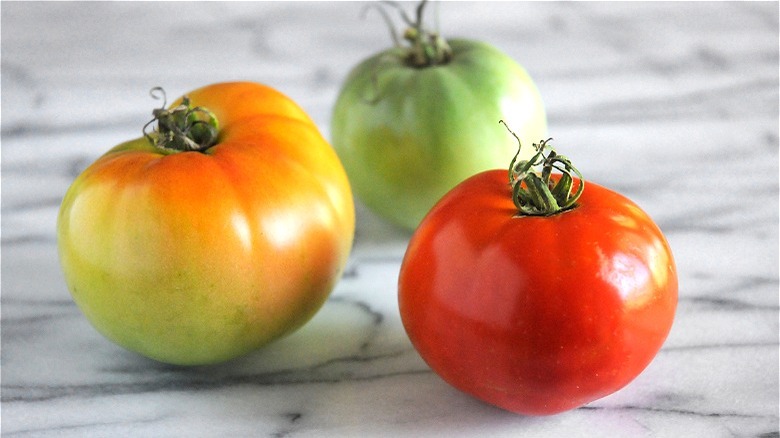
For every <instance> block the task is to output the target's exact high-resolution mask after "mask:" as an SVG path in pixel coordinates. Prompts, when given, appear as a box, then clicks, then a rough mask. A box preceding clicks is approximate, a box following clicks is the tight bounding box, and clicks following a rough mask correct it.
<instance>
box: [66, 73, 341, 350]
mask: <svg viewBox="0 0 780 438" xmlns="http://www.w3.org/2000/svg"><path fill="white" fill-rule="evenodd" d="M188 96H189V97H190V99H191V101H192V104H193V105H195V106H204V107H207V108H208V109H210V110H211V111H212V112H213V113H214V114H215V115H216V117H217V118H218V119H219V121H220V124H221V131H220V136H219V142H218V144H216V145H215V146H213V147H211V148H209V149H207V150H206V151H205V152H194V151H190V152H170V151H166V150H162V149H159V148H157V147H155V146H153V145H152V144H151V143H150V142H149V141H148V140H147V139H146V138H145V137H141V138H138V139H136V140H132V141H129V142H126V143H123V144H121V145H119V146H117V147H115V148H113V149H112V150H110V151H109V152H107V153H106V154H105V155H103V156H102V157H100V158H99V159H98V160H97V161H95V162H94V163H93V164H92V165H91V166H89V167H88V168H87V169H86V170H85V171H84V172H83V173H82V174H81V175H79V176H78V177H77V178H76V180H75V181H74V182H73V184H72V186H71V187H70V188H69V189H68V192H67V193H66V195H65V198H64V200H63V203H62V206H61V208H60V213H59V217H58V224H57V235H58V248H59V255H60V261H61V265H62V269H63V272H64V275H65V280H66V283H67V284H68V286H69V289H70V291H71V294H72V296H73V299H74V301H75V302H76V303H77V304H78V306H79V308H80V309H81V310H82V311H83V313H84V314H85V315H86V317H87V318H88V319H89V321H90V322H91V323H92V324H93V325H94V326H95V328H96V329H97V330H98V331H99V332H101V333H102V334H103V335H105V336H106V337H107V338H109V339H110V340H112V341H114V342H116V343H117V344H119V345H122V346H124V347H126V348H128V349H130V350H133V351H136V352H139V353H141V354H143V355H145V356H148V357H151V358H153V359H156V360H158V361H162V362H167V363H173V364H181V365H196V364H207V363H217V362H222V361H225V360H228V359H231V358H234V357H237V356H240V355H243V354H245V353H248V352H250V351H252V350H254V349H256V348H258V347H260V346H262V345H264V344H266V343H268V342H270V341H272V340H274V339H276V338H278V337H280V336H283V335H285V334H287V333H289V332H291V331H293V330H295V329H296V328H298V327H299V326H301V325H302V324H304V323H305V322H306V321H308V320H309V319H310V318H311V317H312V316H313V315H314V313H315V312H316V311H317V310H318V309H319V308H320V307H321V305H322V304H323V303H324V301H325V300H326V298H327V297H328V295H329V293H330V291H331V289H332V288H333V286H334V285H335V283H336V281H337V280H338V278H339V276H340V274H341V272H342V270H343V267H344V264H345V262H346V259H347V257H348V255H349V252H350V250H351V245H352V238H353V234H354V226H355V217H354V206H353V201H352V194H351V190H350V187H349V183H348V180H347V178H346V174H345V172H344V170H343V168H342V166H341V164H340V162H339V160H338V157H337V156H336V154H335V153H334V152H333V150H332V148H331V147H330V145H329V144H328V143H327V141H326V140H325V139H324V138H323V137H322V136H321V135H320V133H319V131H318V130H317V128H316V126H315V125H314V123H313V122H312V121H311V119H309V117H308V116H307V115H306V114H305V113H304V112H303V111H302V110H301V109H300V108H299V107H298V106H297V105H296V104H295V103H293V102H292V101H291V100H289V99H288V98H287V97H285V96H284V95H282V94H281V93H279V92H278V91H276V90H273V89H271V88H269V87H266V86H263V85H260V84H254V83H248V82H236V83H223V84H215V85H211V86H207V87H203V88H201V89H198V90H195V91H193V92H191V93H188ZM175 105H176V104H174V106H175Z"/></svg>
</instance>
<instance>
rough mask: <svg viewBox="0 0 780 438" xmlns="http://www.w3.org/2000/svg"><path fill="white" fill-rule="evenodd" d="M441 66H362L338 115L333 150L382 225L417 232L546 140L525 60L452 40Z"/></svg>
mask: <svg viewBox="0 0 780 438" xmlns="http://www.w3.org/2000/svg"><path fill="white" fill-rule="evenodd" d="M446 44H448V46H449V49H451V53H450V54H449V55H447V59H446V60H443V61H440V62H441V63H436V62H431V63H429V64H427V65H422V66H417V65H414V63H413V61H410V56H413V55H410V49H408V48H401V47H395V48H392V49H388V50H385V51H383V52H381V53H379V54H376V55H374V56H372V57H370V58H368V59H366V60H364V61H363V62H361V63H360V64H359V65H357V66H356V67H355V68H354V69H353V70H352V71H351V73H350V74H349V76H348V77H347V79H346V81H345V83H344V85H343V87H342V89H341V91H340V94H339V96H338V99H337V101H336V105H335V108H334V112H333V117H332V125H331V136H332V143H333V146H334V147H335V149H336V152H337V153H338V155H339V157H340V158H341V160H342V163H343V164H344V167H345V169H346V171H347V175H348V176H349V178H350V182H351V184H352V188H353V191H354V192H355V194H356V195H357V197H358V198H359V199H360V200H361V201H362V202H363V203H364V204H365V205H366V206H367V207H368V208H369V209H371V210H372V211H374V212H375V213H376V214H378V215H379V216H381V217H384V218H385V219H387V220H389V221H390V222H393V223H395V224H397V225H400V226H402V227H405V228H409V229H414V228H415V227H416V226H417V225H418V224H419V223H420V221H421V220H422V218H423V217H424V216H425V214H426V213H427V212H428V211H429V210H430V209H431V207H433V205H434V204H435V203H436V201H438V200H439V199H440V198H441V197H442V196H443V195H444V194H445V193H446V192H448V191H449V190H450V189H451V188H453V187H454V186H455V185H457V184H458V183H459V182H461V181H463V180H464V179H466V178H468V177H469V176H472V175H474V174H476V173H479V172H481V171H483V170H488V169H495V168H503V167H505V166H506V163H507V162H508V161H509V160H510V159H511V158H512V157H513V156H514V154H515V153H516V152H517V140H515V139H514V138H513V137H512V136H511V135H508V134H507V131H506V129H504V127H502V126H501V125H499V120H504V121H505V122H506V123H507V125H508V126H510V127H512V129H513V130H514V131H515V132H517V133H518V135H519V137H520V139H521V141H522V144H523V146H524V147H523V148H522V149H521V157H519V158H520V159H527V158H530V156H531V155H533V152H534V150H533V147H532V144H533V143H539V142H540V140H543V139H546V135H547V119H546V114H545V110H544V105H543V102H542V99H541V96H540V94H539V91H538V89H537V87H536V85H535V84H534V82H533V80H532V79H531V77H530V76H529V75H528V73H527V72H526V71H525V69H524V68H523V67H521V66H520V65H519V64H518V63H517V62H515V61H514V60H513V59H512V58H510V57H509V56H508V55H506V54H505V53H503V52H501V51H500V50H498V49H497V48H495V47H493V46H491V45H489V44H486V43H483V42H478V41H469V40H458V39H453V40H450V41H448V42H447V43H446Z"/></svg>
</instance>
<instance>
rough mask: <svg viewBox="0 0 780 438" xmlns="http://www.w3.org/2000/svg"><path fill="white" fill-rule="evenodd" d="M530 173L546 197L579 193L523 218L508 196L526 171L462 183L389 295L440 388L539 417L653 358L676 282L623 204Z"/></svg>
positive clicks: (661, 248)
mask: <svg viewBox="0 0 780 438" xmlns="http://www.w3.org/2000/svg"><path fill="white" fill-rule="evenodd" d="M551 155H552V154H551ZM559 157H560V156H559ZM526 164H527V163H522V165H526ZM567 166H568V165H564V166H560V165H556V166H553V167H550V168H547V169H546V170H547V171H550V170H551V169H552V168H565V169H568V167H567ZM577 173H578V172H577ZM528 175H533V178H532V179H536V178H539V179H540V180H541V181H543V182H544V184H547V185H546V187H550V186H553V189H552V190H551V192H552V193H553V194H556V196H555V197H556V198H557V194H560V193H563V192H564V189H565V188H566V187H563V188H561V187H559V186H558V185H557V183H558V182H559V181H561V180H564V179H566V180H567V181H568V182H570V183H571V186H570V187H571V191H570V194H571V193H572V192H574V191H575V188H577V190H579V188H583V190H582V192H581V195H580V196H579V198H577V200H576V202H573V203H572V202H570V200H569V201H567V202H568V204H569V205H568V206H567V207H566V208H565V209H562V210H561V211H558V212H554V213H549V212H537V214H534V213H528V214H525V213H519V212H518V206H517V204H522V203H523V202H525V201H528V200H529V199H530V197H528V196H527V195H528V192H527V191H525V192H522V193H520V194H519V195H517V196H514V197H513V192H515V193H517V192H516V191H515V190H514V189H513V187H515V188H516V187H520V186H522V187H523V188H525V187H527V186H528V185H530V184H531V183H532V181H531V179H529V178H527V175H524V174H523V172H519V174H518V173H515V177H514V178H515V180H514V183H513V184H511V185H510V184H508V183H507V172H506V171H505V170H490V171H485V172H482V173H479V174H477V175H475V176H473V177H471V178H469V179H467V180H466V181H464V182H462V183H461V184H459V185H458V186H457V187H455V188H454V189H453V190H452V191H451V192H449V193H448V194H447V195H446V196H444V197H443V198H442V199H441V201H440V202H439V203H437V205H436V206H435V207H434V208H433V210H432V211H431V212H430V214H429V215H428V216H426V218H425V219H424V220H423V222H422V223H421V224H420V226H419V228H418V229H417V231H416V232H415V233H414V235H413V236H412V238H411V240H410V243H409V246H408V249H407V252H406V254H405V256H404V260H403V263H402V266H401V271H400V275H399V296H398V300H399V307H400V312H401V317H402V321H403V325H404V327H405V329H406V332H407V333H408V335H409V338H410V340H411V342H412V344H413V345H414V347H415V348H416V349H417V351H418V352H419V354H420V355H421V356H422V358H423V359H424V360H425V361H426V362H427V364H428V365H429V366H430V367H431V368H432V369H433V370H434V371H435V372H436V373H437V374H439V375H440V376H441V377H442V378H443V379H444V380H445V381H446V382H448V383H449V384H451V385H452V386H454V387H456V388H458V389H460V390H462V391H464V392H466V393H468V394H471V395H473V396H475V397H477V398H479V399H481V400H483V401H486V402H488V403H490V404H493V405H496V406H499V407H501V408H503V409H506V410H509V411H512V412H516V413H520V414H527V415H547V414H554V413H558V412H562V411H566V410H570V409H573V408H576V407H579V406H582V405H584V404H587V403H589V402H591V401H593V400H596V399H598V398H601V397H604V396H606V395H608V394H611V393H613V392H615V391H617V390H618V389H620V388H622V387H623V386H625V385H626V384H628V383H629V382H630V381H631V380H633V379H634V378H635V377H636V376H637V375H638V374H639V373H640V372H641V371H642V370H643V369H644V368H645V367H646V366H647V365H648V364H649V363H650V361H651V360H652V359H653V357H654V356H655V355H656V353H657V352H658V351H659V349H660V348H661V345H662V344H663V342H664V340H665V339H666V337H667V335H668V333H669V331H670V329H671V325H672V322H673V318H674V313H675V308H676V303H677V274H676V269H675V264H674V260H673V256H672V252H671V249H670V247H669V245H668V243H667V241H666V239H665V237H664V235H663V234H662V232H661V230H660V229H659V227H658V226H657V225H656V224H655V223H653V221H652V220H651V218H650V217H649V216H648V215H647V214H646V213H645V212H644V211H642V210H641V209H640V208H639V207H638V206H637V205H636V204H635V203H633V202H632V201H631V200H629V199H627V198H626V197H624V196H622V195H620V194H618V193H616V192H614V191H611V190H609V189H607V188H605V187H602V186H599V185H597V184H594V183H591V182H588V183H587V185H586V186H583V183H582V182H581V181H582V180H581V179H580V178H578V177H576V176H575V177H573V178H572V176H571V173H570V172H569V173H564V174H563V175H560V174H558V173H555V174H552V175H546V176H545V174H544V172H542V175H541V177H540V176H539V174H538V172H537V173H529V174H528ZM518 178H520V179H521V178H526V179H524V180H523V181H522V182H520V183H518V182H517V179H518ZM545 178H547V179H545ZM555 187H558V188H557V189H556V188H555ZM547 194H549V193H547ZM513 198H516V199H518V200H519V201H518V203H515V202H513ZM556 202H557V201H556ZM553 203H555V202H553ZM522 207H523V209H526V210H527V211H529V212H530V211H532V210H533V208H531V206H528V205H524V206H522Z"/></svg>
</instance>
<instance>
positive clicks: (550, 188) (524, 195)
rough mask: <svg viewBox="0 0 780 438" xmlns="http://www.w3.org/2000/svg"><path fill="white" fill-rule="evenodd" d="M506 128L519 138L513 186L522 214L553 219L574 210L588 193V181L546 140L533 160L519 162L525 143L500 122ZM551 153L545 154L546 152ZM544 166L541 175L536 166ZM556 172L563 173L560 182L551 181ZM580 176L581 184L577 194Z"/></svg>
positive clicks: (513, 163) (511, 176)
mask: <svg viewBox="0 0 780 438" xmlns="http://www.w3.org/2000/svg"><path fill="white" fill-rule="evenodd" d="M499 123H501V124H503V125H504V126H505V127H506V129H507V130H508V131H509V132H510V133H511V134H512V135H513V136H514V137H515V138H516V139H517V153H516V154H515V156H514V158H512V161H511V163H509V184H510V185H511V186H512V201H513V202H514V204H515V207H517V210H518V211H519V212H520V214H521V215H529V216H551V215H554V214H556V213H560V212H562V211H566V210H568V209H571V208H574V207H576V205H577V200H578V199H579V198H580V195H582V192H583V190H585V179H584V178H583V177H582V174H581V173H580V171H579V170H577V168H576V167H574V165H573V164H572V162H571V160H570V159H569V158H568V157H566V156H563V155H559V154H558V153H557V152H555V149H553V147H552V146H550V144H549V142H550V140H552V139H551V138H548V139H547V140H542V141H540V142H539V144H536V143H534V144H533V147H534V149H536V154H535V155H534V156H533V157H531V159H530V160H522V161H519V162H518V161H517V157H518V156H519V155H520V149H521V148H522V144H521V143H520V138H519V137H518V136H517V134H515V133H514V131H512V130H511V129H510V128H509V126H507V124H506V123H505V122H504V121H503V120H499ZM546 151H548V153H547V154H546V155H545V152H546ZM539 166H541V172H539V171H538V170H537V169H535V168H534V167H539ZM553 169H555V170H557V171H559V172H561V176H560V178H558V180H557V181H554V180H551V179H550V177H551V175H552V171H553ZM572 174H574V175H576V176H577V178H578V180H579V184H577V190H576V191H573V188H574V178H573V175H572Z"/></svg>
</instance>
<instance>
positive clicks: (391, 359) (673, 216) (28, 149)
mask: <svg viewBox="0 0 780 438" xmlns="http://www.w3.org/2000/svg"><path fill="white" fill-rule="evenodd" d="M407 6H411V5H407ZM363 8H364V4H360V3H351V2H335V3H332V2H315V3H304V2H294V3H285V2H270V3H244V2H238V3H212V2H204V3H182V2H173V3H156V2H139V3H136V2H130V3H114V2H105V3H103V2H94V3H93V2H87V3H67V2H66V3H60V2H55V3H31V2H18V3H17V2H3V3H2V6H0V13H1V14H2V28H1V29H2V240H1V242H2V302H1V304H2V332H1V333H2V338H1V339H2V344H1V347H2V356H1V359H2V362H1V366H2V406H1V407H2V411H1V412H2V435H3V436H8V437H12V436H13V437H16V436H24V437H38V436H43V437H46V436H58V437H62V436H66V437H67V436H72V437H91V436H96V437H103V436H111V437H118V436H130V437H181V436H191V437H211V436H253V437H385V436H387V437H390V436H392V437H401V436H415V437H417V436H442V437H444V436H446V437H477V436H479V437H483V436H484V437H515V436H528V437H561V436H566V437H603V436H620V437H645V436H652V437H681V436H683V437H734V436H736V437H777V436H778V435H779V434H780V427H779V426H778V364H779V363H780V359H779V357H778V3H777V2H685V3H679V2H657V3H655V2H654V3H636V2H630V3H611V2H610V3H591V2H567V3H557V2H538V3H536V2H532V3H495V4H490V7H487V6H485V4H484V3H480V4H476V3H468V2H457V3H441V4H440V5H439V6H438V9H439V23H440V28H441V31H442V33H443V34H444V35H445V36H462V37H468V38H475V39H481V40H484V41H487V42H490V43H492V44H494V45H496V46H498V47H499V48H501V49H502V50H504V51H506V52H507V53H509V54H510V55H511V56H512V57H514V58H515V59H516V60H518V61H519V62H520V63H521V64H523V65H524V66H525V67H526V68H527V69H528V71H529V72H530V74H531V75H532V76H533V77H534V79H535V80H536V82H537V85H538V86H539V89H540V91H541V93H542V96H543V97H544V99H545V102H546V105H547V108H548V114H549V122H550V132H551V135H552V136H553V137H554V138H555V139H556V144H557V145H566V148H567V151H568V155H569V156H571V157H573V158H576V160H577V161H578V163H579V167H580V169H581V170H583V171H586V173H587V175H588V177H589V178H590V179H591V180H593V181H596V182H598V183H599V184H602V185H605V186H609V187H612V188H613V189H615V190H617V191H619V192H621V193H623V194H625V195H627V196H628V197H630V198H632V199H633V200H634V201H636V202H637V203H638V204H639V205H640V206H642V207H643V209H645V210H646V211H647V212H648V213H649V214H650V215H651V216H652V217H653V218H654V219H655V220H656V222H657V223H658V224H659V225H660V227H661V228H662V229H663V231H664V232H665V233H666V236H667V238H668V240H669V242H670V244H671V246H672V248H673V251H674V254H675V257H676V260H677V266H678V270H679V275H680V278H679V280H680V301H679V307H678V311H677V316H676V320H675V324H674V327H673V329H672V332H671V334H670V336H669V338H668V340H667V342H666V344H665V345H664V347H663V349H662V350H661V352H660V353H659V355H658V356H657V358H656V359H655V360H654V361H653V362H652V364H651V365H650V366H649V367H648V368H647V369H646V370H645V372H644V373H642V374H641V375H640V376H639V377H638V378H637V379H636V380H635V381H634V382H632V383H631V384H630V385H629V386H627V387H626V388H624V389H623V390H621V391H619V392H617V393H615V394H613V395H611V396H608V397H606V398H603V399H601V400H598V401H596V402H593V403H591V404H589V405H587V406H585V407H583V408H580V409H576V410H573V411H570V412H567V413H564V414H560V415H556V416H551V417H523V416H518V415H515V414H510V413H508V412H505V411H502V410H499V409H497V408H493V407H491V406H488V405H485V404H483V403H481V402H479V401H476V400H475V399H472V398H470V397H468V396H466V395H464V394H462V393H459V392H458V391H456V390H454V389H452V388H451V387H449V386H448V385H447V384H445V383H444V382H443V381H442V380H441V379H440V378H438V377H437V375H436V374H434V373H433V372H431V371H430V369H429V368H428V367H427V366H426V365H425V363H424V362H423V361H422V360H421V359H420V357H419V356H418V354H417V353H416V352H415V350H414V349H413V348H412V346H411V344H410V342H409V340H408V338H407V337H406V335H405V333H404V330H403V327H402V325H401V322H400V317H399V314H398V307H397V302H396V281H397V275H398V269H399V265H400V262H401V257H402V256H403V253H404V251H405V249H406V243H407V242H408V239H409V233H406V232H403V231H400V230H398V229H396V228H393V227H391V226H389V225H387V224H386V223H384V222H382V221H381V220H380V219H378V218H377V217H375V216H373V215H372V214H371V213H369V212H368V211H367V210H366V209H365V208H363V207H362V206H360V205H358V223H357V231H356V240H355V246H354V250H353V252H352V255H351V258H350V260H349V264H348V267H347V271H346V274H345V275H344V277H343V279H342V280H341V281H340V282H339V283H338V285H337V286H336V288H335V290H334V292H333V294H332V297H331V298H330V299H329V301H328V302H327V303H326V304H325V306H324V307H323V309H322V310H321V311H320V312H319V313H318V314H317V315H316V316H315V317H314V319H313V320H312V321H311V322H310V323H309V324H307V325H306V326H305V327H303V328H302V329H301V330H300V331H298V332H296V333H295V334H293V335H291V336H289V337H287V338H285V339H282V340H280V341H278V342H276V343H274V344H272V345H270V346H268V347H267V348H265V349H263V350H261V351H258V352H257V353H255V354H252V355H250V356H247V357H244V358H241V359H238V360H235V361H232V362H230V363H228V364H224V365H221V366H213V367H196V368H185V369H183V368H176V367H171V366H166V365H162V364H159V363H155V362H153V361H150V360H147V359H144V358H142V357H139V356H137V355H135V354H133V353H129V352H127V351H124V350H123V349H121V348H119V347H117V346H115V345H113V344H111V343H110V342H108V341H106V340H105V339H104V338H102V337H101V336H100V335H99V334H98V333H97V332H96V331H95V330H94V329H92V327H91V326H90V325H89V323H88V322H87V321H86V319H85V318H84V317H83V316H82V315H81V313H80V312H79V310H78V309H77V308H76V306H75V305H74V304H73V302H72V300H71V298H70V296H69V294H68V291H67V288H66V286H65V283H64V281H63V278H62V276H61V273H60V269H59V265H58V261H57V255H56V243H55V231H54V226H55V220H56V214H57V209H58V207H59V203H60V201H61V199H62V195H63V194H64V192H65V190H66V188H67V187H68V185H69V184H70V182H71V181H72V180H73V178H74V177H75V176H76V175H77V174H78V172H80V171H81V170H82V169H83V168H84V167H85V166H86V165H87V164H88V163H90V162H91V161H92V160H94V159H95V158H96V157H97V156H98V155H100V154H101V153H103V152H104V151H106V150H107V149H108V148H109V147H111V146H113V145H115V144H118V143H119V142H122V141H124V140H126V139H130V138H134V137H136V136H138V135H139V134H140V132H141V126H142V125H143V124H144V123H146V122H147V121H148V118H149V113H150V109H151V108H152V106H156V105H157V102H155V101H152V100H151V99H150V98H149V94H148V90H149V89H150V88H152V87H153V86H157V85H160V86H163V87H165V88H166V90H167V91H168V93H169V95H179V94H181V93H184V92H186V91H188V90H191V89H194V88H196V87H199V86H202V85H205V84H208V83H212V82H218V81H225V80H237V79H245V80H254V81H259V82H263V83H266V84H269V85H272V86H274V87H276V88H278V89H280V90H281V91H283V92H285V93H286V94H288V95H289V96H291V97H292V98H293V99H295V100H296V101H297V102H298V103H299V104H301V106H302V107H303V108H304V109H305V110H306V111H307V112H309V114H311V116H312V117H313V119H314V120H315V121H316V123H317V124H318V125H319V126H320V128H321V130H322V131H323V134H325V135H326V137H327V136H328V135H329V132H328V124H329V120H330V110H331V107H332V105H333V103H334V101H335V97H336V93H337V91H338V88H339V86H340V84H341V81H342V80H343V79H344V77H345V75H346V74H347V72H348V70H349V69H350V68H351V67H352V66H353V65H355V64H356V63H357V62H358V61H359V60H361V59H363V58H364V57H367V56H368V55H370V54H372V53H374V52H375V51H377V50H379V49H381V48H385V47H387V46H388V45H389V44H390V40H389V36H388V33H387V31H386V30H385V28H384V24H383V22H382V20H381V17H380V16H379V15H378V14H376V13H375V12H372V11H368V12H369V13H368V14H366V16H365V17H363V18H361V11H363Z"/></svg>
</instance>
